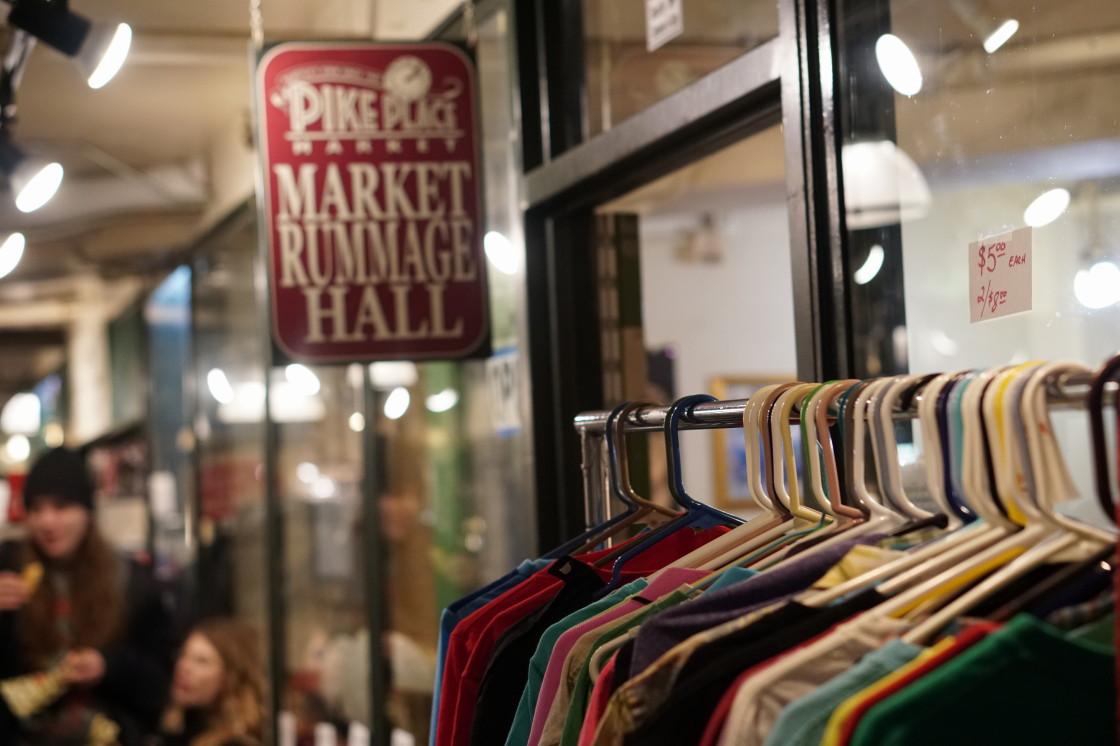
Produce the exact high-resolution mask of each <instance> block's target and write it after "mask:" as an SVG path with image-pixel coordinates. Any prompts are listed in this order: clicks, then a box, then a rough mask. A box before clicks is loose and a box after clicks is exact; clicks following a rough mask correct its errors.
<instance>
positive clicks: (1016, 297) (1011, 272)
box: [968, 228, 1032, 324]
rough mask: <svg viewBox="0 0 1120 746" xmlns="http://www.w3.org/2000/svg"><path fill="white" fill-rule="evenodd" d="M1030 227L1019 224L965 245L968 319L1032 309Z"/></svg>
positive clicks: (982, 319)
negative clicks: (1019, 226) (1003, 231)
mask: <svg viewBox="0 0 1120 746" xmlns="http://www.w3.org/2000/svg"><path fill="white" fill-rule="evenodd" d="M1031 267H1032V262H1031V229H1030V228H1019V229H1018V230H1014V231H1010V232H1008V233H1001V234H999V235H998V236H989V237H988V238H985V239H983V240H980V241H973V242H972V243H970V244H969V245H968V290H969V304H968V312H969V319H970V320H971V321H972V323H973V324H975V323H976V322H978V321H988V320H989V319H995V318H999V317H1000V316H1009V315H1011V314H1013V313H1022V312H1023V311H1029V310H1031V300H1032V297H1031V290H1032V276H1031V272H1032V270H1031Z"/></svg>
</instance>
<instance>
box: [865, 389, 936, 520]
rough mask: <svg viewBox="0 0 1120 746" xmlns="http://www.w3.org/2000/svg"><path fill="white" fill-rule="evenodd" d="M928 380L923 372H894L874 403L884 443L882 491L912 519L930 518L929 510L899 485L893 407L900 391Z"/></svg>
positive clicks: (899, 469)
mask: <svg viewBox="0 0 1120 746" xmlns="http://www.w3.org/2000/svg"><path fill="white" fill-rule="evenodd" d="M928 382H929V376H925V375H907V376H898V377H897V378H896V379H895V380H894V381H893V382H892V383H890V384H888V385H887V386H884V387H883V390H882V393H881V395H880V397H878V404H877V406H875V407H874V408H875V410H876V414H877V415H878V417H879V432H880V433H881V439H882V442H883V445H884V446H885V452H884V454H883V461H884V464H883V473H884V477H885V479H884V480H883V491H884V492H885V493H886V497H887V499H888V500H889V501H890V502H891V504H893V505H894V506H895V507H896V508H897V509H898V510H900V511H901V512H902V513H903V514H905V515H907V516H909V517H910V518H911V519H912V520H915V521H924V520H926V519H929V518H932V517H933V514H932V513H930V512H929V511H928V510H924V509H922V508H920V507H918V506H917V505H915V504H914V502H913V501H912V500H911V499H910V497H909V496H908V495H907V494H906V489H905V488H904V487H903V485H902V468H901V466H900V465H899V460H898V440H897V438H896V436H895V426H894V411H895V406H896V405H897V404H898V401H899V399H900V397H902V395H903V394H904V393H906V394H910V393H912V392H914V391H915V390H919V389H920V388H921V386H922V385H923V384H925V383H928Z"/></svg>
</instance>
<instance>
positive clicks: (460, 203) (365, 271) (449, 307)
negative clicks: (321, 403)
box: [256, 42, 488, 362]
mask: <svg viewBox="0 0 1120 746" xmlns="http://www.w3.org/2000/svg"><path fill="white" fill-rule="evenodd" d="M256 99H257V100H256V109H257V122H258V127H259V147H260V151H261V159H262V171H263V173H262V177H263V178H262V187H261V188H262V189H263V192H264V193H263V195H262V198H261V202H262V213H263V215H264V223H263V226H262V227H263V228H264V231H263V233H264V239H265V240H266V241H267V250H268V263H269V286H270V289H271V292H270V295H271V298H272V309H271V311H272V313H271V316H272V335H273V339H275V341H276V344H277V345H278V346H279V347H280V349H282V350H284V352H285V353H287V354H288V355H290V356H291V357H293V358H295V359H298V360H304V361H309V362H346V361H352V360H381V359H393V358H397V359H402V358H403V359H425V358H427V359H432V358H456V357H464V356H467V355H470V354H471V353H473V352H475V351H476V350H477V349H478V347H479V346H480V345H481V344H482V343H483V342H484V341H485V340H486V338H487V331H488V328H487V298H486V265H485V262H484V260H483V255H482V241H481V235H480V229H481V217H482V216H481V198H480V192H481V188H480V178H481V175H480V174H479V158H478V146H477V143H476V141H475V101H476V96H475V79H474V70H473V67H472V65H471V62H470V61H469V60H468V59H467V58H466V56H464V55H463V53H462V52H460V51H459V50H458V49H455V48H454V47H451V46H447V45H443V44H365V43H357V44H355V43H309V42H292V43H285V44H280V45H278V46H276V47H273V48H272V49H270V50H269V51H268V52H266V53H265V54H264V56H263V57H262V59H261V61H260V64H259V66H258V68H257V77H256Z"/></svg>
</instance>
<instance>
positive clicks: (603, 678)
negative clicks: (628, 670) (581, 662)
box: [579, 653, 618, 746]
mask: <svg viewBox="0 0 1120 746" xmlns="http://www.w3.org/2000/svg"><path fill="white" fill-rule="evenodd" d="M617 661H618V653H615V654H614V655H612V656H611V659H610V660H609V661H607V665H605V666H603V670H602V671H600V672H599V675H598V676H597V677H596V678H595V686H594V687H592V688H591V696H590V697H589V698H588V700H587V713H586V714H585V715H584V716H583V725H582V726H580V730H579V746H591V743H592V742H593V741H594V740H595V730H596V729H597V728H598V727H599V720H600V718H602V717H603V713H604V712H605V711H606V709H607V702H609V701H610V698H611V681H612V680H613V679H614V667H615V663H616V662H617Z"/></svg>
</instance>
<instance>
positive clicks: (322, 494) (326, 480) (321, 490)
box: [311, 477, 337, 500]
mask: <svg viewBox="0 0 1120 746" xmlns="http://www.w3.org/2000/svg"><path fill="white" fill-rule="evenodd" d="M335 492H337V486H336V485H335V483H334V480H333V479H331V478H330V477H319V478H318V479H316V480H315V481H314V482H313V483H312V485H311V494H312V495H313V496H314V497H317V498H318V499H320V500H328V499H330V498H332V497H334V493H335Z"/></svg>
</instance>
